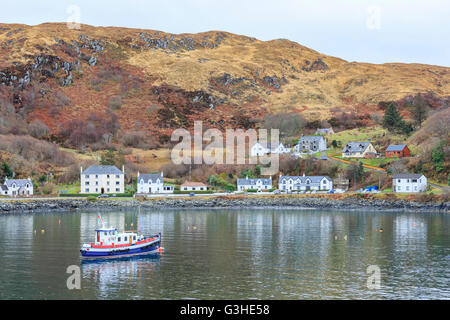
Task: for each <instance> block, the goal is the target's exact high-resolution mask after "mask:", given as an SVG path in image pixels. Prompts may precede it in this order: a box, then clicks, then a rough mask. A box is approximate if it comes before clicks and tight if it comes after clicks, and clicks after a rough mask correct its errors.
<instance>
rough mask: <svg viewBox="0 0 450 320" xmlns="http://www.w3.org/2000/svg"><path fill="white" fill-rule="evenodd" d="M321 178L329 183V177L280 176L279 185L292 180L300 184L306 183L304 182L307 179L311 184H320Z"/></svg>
mask: <svg viewBox="0 0 450 320" xmlns="http://www.w3.org/2000/svg"><path fill="white" fill-rule="evenodd" d="M323 178H326V179H327V180H330V181H331V178H330V177H329V176H281V177H280V179H279V183H283V182H285V181H288V180H289V179H292V180H293V181H299V182H300V183H306V180H307V179H309V180H310V181H311V183H320V181H322V179H323Z"/></svg>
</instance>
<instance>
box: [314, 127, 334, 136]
mask: <svg viewBox="0 0 450 320" xmlns="http://www.w3.org/2000/svg"><path fill="white" fill-rule="evenodd" d="M316 134H324V135H327V134H334V130H333V128H332V127H330V128H322V129H320V128H319V129H317V130H316Z"/></svg>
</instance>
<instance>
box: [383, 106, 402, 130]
mask: <svg viewBox="0 0 450 320" xmlns="http://www.w3.org/2000/svg"><path fill="white" fill-rule="evenodd" d="M402 122H403V119H402V116H401V115H400V112H398V108H397V104H396V103H395V102H391V103H390V104H389V105H388V107H387V108H386V111H385V112H384V118H383V127H384V128H386V129H388V130H389V131H395V130H398V129H399V127H400V126H401V125H402Z"/></svg>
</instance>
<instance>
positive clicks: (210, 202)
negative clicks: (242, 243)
mask: <svg viewBox="0 0 450 320" xmlns="http://www.w3.org/2000/svg"><path fill="white" fill-rule="evenodd" d="M139 205H140V206H141V207H142V208H143V209H158V210H162V209H182V208H191V209H194V208H214V209H216V208H232V209H251V208H260V209H261V208H267V209H270V208H273V209H276V208H292V209H321V210H347V211H348V210H353V211H354V210H364V211H411V212H424V213H425V212H442V213H450V202H415V201H406V200H397V199H396V200H379V199H358V198H350V197H349V198H345V199H338V200H337V199H327V198H316V197H309V198H295V197H292V198H289V197H279V198H275V197H271V198H268V197H267V198H264V197H261V198H232V197H228V198H220V197H217V198H189V199H186V198H184V199H183V198H178V199H176V198H165V199H151V200H146V201H138V200H135V199H121V200H113V199H102V200H95V201H89V200H84V199H83V200H80V199H73V200H72V199H58V200H56V199H55V200H33V199H29V200H26V201H20V200H18V201H14V200H13V201H0V214H1V213H6V212H12V213H29V212H50V211H74V210H86V211H87V210H127V209H131V208H134V207H137V206H139Z"/></svg>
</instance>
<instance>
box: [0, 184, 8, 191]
mask: <svg viewBox="0 0 450 320" xmlns="http://www.w3.org/2000/svg"><path fill="white" fill-rule="evenodd" d="M0 189H1V190H5V191H6V190H8V186H7V185H4V184H2V185H0Z"/></svg>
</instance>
